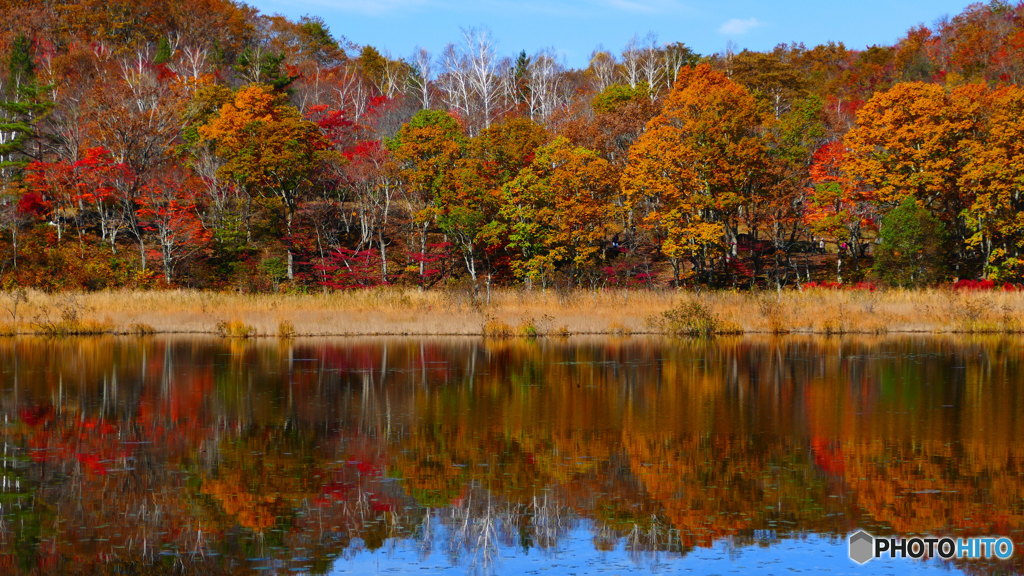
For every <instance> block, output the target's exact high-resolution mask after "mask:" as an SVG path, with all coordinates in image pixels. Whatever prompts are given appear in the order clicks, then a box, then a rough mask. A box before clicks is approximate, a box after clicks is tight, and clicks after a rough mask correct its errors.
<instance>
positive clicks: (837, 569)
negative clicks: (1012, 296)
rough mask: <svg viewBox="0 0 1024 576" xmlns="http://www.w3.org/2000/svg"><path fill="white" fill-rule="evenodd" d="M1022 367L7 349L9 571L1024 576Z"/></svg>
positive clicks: (764, 355) (1018, 355) (70, 345)
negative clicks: (934, 547) (852, 541)
mask: <svg viewBox="0 0 1024 576" xmlns="http://www.w3.org/2000/svg"><path fill="white" fill-rule="evenodd" d="M1022 344H1024V341H1022V340H1021V339H1007V338H965V337H961V338H953V337H904V338H802V337H790V338H774V339H769V338H737V339H719V340H715V341H712V342H698V341H685V340H663V339H656V338H637V337H634V338H620V339H615V338H600V339H567V340H536V341H530V340H478V339H456V338H448V339H334V340H295V341H280V342H279V341H276V340H258V341H238V340H218V339H210V338H145V339H137V338H113V337H109V338H90V339H49V340H47V339H38V340H34V339H20V338H19V339H16V340H12V339H4V340H0V370H2V373H0V385H2V389H0V417H2V422H0V424H2V426H3V428H2V435H3V449H2V454H0V458H2V459H0V573H4V574H7V573H15V574H77V573H82V574H163V573H184V574H192V573H196V574H208V575H215V574H267V573H270V574H293V573H300V574H301V573H308V574H368V573H369V574H373V573H380V574H405V573H415V574H467V573H476V574H523V573H530V574H641V573H662V574H676V573H692V574H709V573H719V574H731V573H739V574H793V573H803V574H816V573H832V574H904V573H937V574H950V573H964V572H966V573H982V574H984V573H994V572H1003V573H1005V572H1012V573H1021V572H1024V532H1022V530H1024V366H1022V361H1024V346H1022ZM858 528H864V529H867V530H868V531H870V532H872V533H874V534H876V535H881V534H900V535H911V534H920V535H936V536H941V535H953V536H970V535H983V536H988V535H1000V536H1009V537H1011V538H1012V539H1013V540H1014V542H1015V543H1016V544H1017V549H1018V553H1017V555H1016V556H1015V557H1014V558H1013V559H1011V560H1010V561H1006V562H996V561H992V562H988V563H985V562H977V561H975V562H957V563H953V562H943V561H940V560H932V561H911V560H907V561H896V560H888V559H881V560H875V561H872V562H871V563H869V564H867V565H866V566H864V567H860V566H857V565H855V564H853V563H852V562H851V561H850V560H849V559H848V558H847V555H846V543H845V537H846V535H847V534H849V533H850V532H852V531H854V530H856V529H858Z"/></svg>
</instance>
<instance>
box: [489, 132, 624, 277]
mask: <svg viewBox="0 0 1024 576" xmlns="http://www.w3.org/2000/svg"><path fill="white" fill-rule="evenodd" d="M614 189H615V170H614V168H613V167H612V166H611V164H609V163H608V161H606V160H604V159H603V158H600V157H599V156H598V155H597V154H596V153H595V152H593V151H591V150H587V149H585V148H579V147H574V146H572V144H571V143H570V142H569V141H568V140H567V139H566V138H562V137H559V138H557V139H555V140H554V141H553V142H552V143H550V144H548V145H547V146H543V147H541V148H538V149H537V152H536V157H535V158H534V161H533V163H532V164H531V165H530V166H528V167H527V168H524V169H523V170H521V171H520V172H519V175H518V176H517V177H516V178H515V179H514V180H512V181H511V182H509V183H508V184H507V185H506V186H505V187H504V196H505V205H504V206H503V207H502V210H501V211H502V215H503V216H504V217H505V218H507V219H509V220H510V221H511V230H512V233H511V235H510V237H509V246H510V247H512V248H514V249H516V250H518V251H519V254H520V255H519V256H517V257H516V259H515V260H514V261H513V268H514V269H515V270H516V272H517V275H519V276H520V277H523V278H530V279H535V280H536V279H541V278H543V277H545V276H547V275H549V274H550V273H551V272H553V271H554V270H556V269H557V268H558V267H559V266H560V265H564V264H569V265H571V266H572V267H573V268H578V267H583V266H586V265H587V264H590V263H592V262H593V260H594V258H595V256H596V255H597V252H598V250H599V246H600V243H601V241H602V240H604V238H605V237H606V236H607V234H608V230H609V223H610V221H611V216H612V215H611V209H612V204H611V202H610V199H611V195H612V193H613V192H614Z"/></svg>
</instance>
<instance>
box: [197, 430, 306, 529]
mask: <svg viewBox="0 0 1024 576" xmlns="http://www.w3.org/2000/svg"><path fill="white" fill-rule="evenodd" d="M311 447H312V439H310V438H305V437H303V436H300V435H299V434H298V433H293V432H285V431H283V430H280V429H264V430H252V431H250V432H249V434H247V435H246V436H244V437H240V438H228V439H224V440H222V441H221V443H220V447H219V451H218V454H219V458H220V460H219V462H218V466H217V467H216V470H215V471H213V472H204V473H203V478H202V488H201V491H202V493H203V494H206V495H208V496H210V497H212V498H213V499H214V500H216V501H217V502H218V503H219V504H220V506H221V509H222V510H223V511H224V513H225V514H227V515H228V516H230V517H231V518H234V519H235V521H236V522H237V523H238V524H239V525H241V526H243V527H245V528H248V529H250V530H253V531H254V532H264V531H266V530H267V529H269V528H271V527H273V526H274V525H275V523H276V522H277V520H278V518H279V517H281V516H290V515H291V514H292V513H293V512H294V510H295V509H297V508H298V507H299V505H300V504H301V503H302V502H303V501H304V500H306V499H311V498H315V497H316V494H317V492H318V490H319V484H320V482H321V481H322V478H323V473H322V471H320V469H319V467H318V466H317V463H316V462H315V460H314V459H313V457H312V455H311V449H312V448H311Z"/></svg>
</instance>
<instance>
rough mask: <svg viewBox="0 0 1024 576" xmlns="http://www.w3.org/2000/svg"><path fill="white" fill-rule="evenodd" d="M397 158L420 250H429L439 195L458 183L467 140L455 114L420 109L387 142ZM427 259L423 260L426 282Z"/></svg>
mask: <svg viewBox="0 0 1024 576" xmlns="http://www.w3.org/2000/svg"><path fill="white" fill-rule="evenodd" d="M386 144H387V147H388V149H390V150H391V154H392V158H394V162H395V168H396V170H397V174H398V178H399V181H400V183H401V191H402V194H403V196H404V199H405V202H406V205H407V209H408V212H409V215H410V219H409V220H410V224H411V226H412V233H413V235H414V236H418V237H419V238H418V243H419V251H420V252H419V253H420V254H421V255H423V256H425V255H426V253H427V232H428V230H429V229H430V225H431V223H433V222H434V220H435V219H436V217H437V215H438V209H437V204H438V199H439V198H441V197H442V196H444V195H445V194H446V190H450V189H451V188H452V186H454V181H455V177H454V175H453V171H454V170H455V166H456V163H457V162H458V160H459V159H460V158H462V156H463V154H464V152H465V147H466V142H465V137H464V136H463V133H462V127H461V126H460V125H459V123H458V121H457V120H456V119H455V118H454V117H452V115H451V114H448V113H447V112H443V111H441V110H420V111H419V112H417V113H416V114H415V115H413V117H412V118H410V119H409V121H408V122H406V123H405V124H403V125H402V128H401V129H399V131H398V134H396V135H395V137H394V138H391V139H390V140H388V141H387V142H386ZM425 275H426V269H425V262H424V260H423V259H421V260H420V263H419V276H420V281H421V282H422V281H423V280H424V278H425Z"/></svg>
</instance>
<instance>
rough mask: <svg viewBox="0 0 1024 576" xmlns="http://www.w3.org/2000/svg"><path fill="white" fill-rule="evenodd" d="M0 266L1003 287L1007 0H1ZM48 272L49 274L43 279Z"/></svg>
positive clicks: (468, 280)
mask: <svg viewBox="0 0 1024 576" xmlns="http://www.w3.org/2000/svg"><path fill="white" fill-rule="evenodd" d="M0 9H2V10H3V12H4V13H5V14H10V15H11V17H10V18H8V19H7V21H6V22H5V23H4V24H2V25H0V54H2V55H3V57H2V61H3V64H4V66H3V67H2V69H0V187H2V188H0V195H2V199H0V229H2V230H3V239H2V241H0V282H2V284H3V285H5V286H7V287H11V286H35V287H40V288H44V289H82V288H85V289H98V288H104V287H114V286H128V287H150V286H154V287H156V286H192V287H203V288H214V289H238V290H283V289H288V290H310V289H321V288H326V289H348V288H355V287H363V286H374V285H379V284H393V283H402V284H408V285H418V286H423V287H430V286H454V285H460V286H468V287H472V288H473V289H474V290H476V291H479V290H482V289H485V288H486V287H489V286H491V285H494V284H505V285H508V284H520V285H525V286H538V287H548V286H578V287H601V286H651V287H654V286H666V285H689V286H694V285H707V286H716V287H741V288H744V287H757V286H773V287H776V286H777V287H782V286H798V285H801V284H804V283H807V282H812V281H818V282H821V281H830V282H831V281H835V282H840V283H843V282H845V283H851V282H857V281H860V280H863V279H865V278H867V279H874V280H879V281H883V282H886V283H889V284H894V285H928V284H934V283H936V282H942V281H947V280H950V279H989V280H993V281H998V282H1019V281H1020V280H1021V276H1022V275H1024V262H1022V260H1021V248H1022V245H1024V229H1022V228H1024V221H1022V220H1021V219H1020V217H1019V214H1020V208H1021V204H1020V203H1021V200H1020V190H1021V187H1022V184H1024V168H1022V164H1021V162H1020V159H1019V156H1020V155H1021V154H1022V150H1021V145H1019V144H1018V142H1019V141H1020V138H1019V137H1018V135H1019V134H1020V132H1021V131H1022V126H1024V124H1022V121H1021V113H1022V112H1024V92H1022V91H1021V88H1020V87H1019V85H1018V82H1019V81H1020V80H1021V78H1022V72H1024V52H1022V50H1024V48H1020V47H1024V42H1021V41H1020V39H1021V38H1024V3H1019V2H1018V3H1008V2H1002V1H993V2H990V3H987V4H975V5H972V6H970V7H968V8H967V9H966V10H965V11H964V12H963V13H961V14H959V15H956V16H954V17H952V18H946V19H944V20H941V21H939V22H937V23H936V24H935V25H934V26H933V27H931V28H928V27H923V26H921V27H917V28H914V29H912V30H910V31H908V33H907V35H906V36H905V37H904V38H902V39H901V40H900V41H899V42H897V43H896V44H895V45H894V46H873V47H870V48H866V49H864V50H852V49H848V48H846V47H845V46H844V45H842V44H839V43H829V44H825V45H819V46H815V47H812V48H808V47H806V46H803V45H799V44H789V45H779V46H778V47H776V48H775V49H774V50H772V51H769V52H751V51H742V52H738V53H734V52H730V51H726V52H723V53H719V54H709V55H700V54H696V53H694V52H693V51H692V50H690V49H689V48H688V47H686V45H685V44H682V43H679V42H673V43H660V42H659V41H658V40H657V38H655V37H654V36H652V35H648V36H646V37H643V38H640V37H636V38H634V39H633V40H632V41H630V42H629V43H628V44H627V46H626V47H625V48H624V49H623V50H622V51H621V52H620V53H618V54H614V53H612V52H610V51H606V50H598V51H595V52H594V53H593V55H592V57H591V60H590V62H589V64H588V66H587V67H586V68H583V69H570V68H567V67H566V66H564V65H563V64H562V63H561V62H560V61H559V59H558V57H557V56H556V54H555V52H554V51H553V50H544V51H540V52H538V53H536V54H533V55H528V54H526V53H525V52H521V53H520V54H519V55H518V56H517V57H514V58H509V57H504V56H501V55H500V54H499V52H498V50H497V44H496V41H495V40H494V38H493V37H492V36H491V35H490V34H489V33H488V32H487V31H486V30H480V29H467V30H464V34H463V38H461V39H460V40H459V41H458V42H456V43H453V44H451V45H449V46H448V47H447V48H446V49H445V50H444V51H442V53H441V54H436V55H432V54H429V53H428V52H427V51H425V50H417V51H416V52H415V53H414V54H412V55H410V56H408V57H404V58H395V57H392V56H391V55H390V54H388V53H387V52H386V51H381V50H380V49H378V48H375V47H372V46H357V45H353V44H351V43H350V42H348V41H347V40H345V39H344V38H343V37H335V36H333V35H332V34H331V32H330V31H329V30H328V28H327V26H326V25H325V23H324V22H323V21H322V20H320V19H318V18H315V17H306V18H302V19H300V20H299V21H297V22H293V21H289V20H287V19H285V18H283V17H280V16H266V15H262V14H259V13H258V12H257V11H255V10H254V9H252V8H249V7H247V6H245V5H242V4H238V3H235V2H231V1H229V0H187V1H184V2H171V1H169V0H148V1H144V2H132V3H128V2H96V1H93V0H78V1H76V2H56V1H44V2H24V1H21V0H0ZM55 271H59V273H55Z"/></svg>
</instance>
